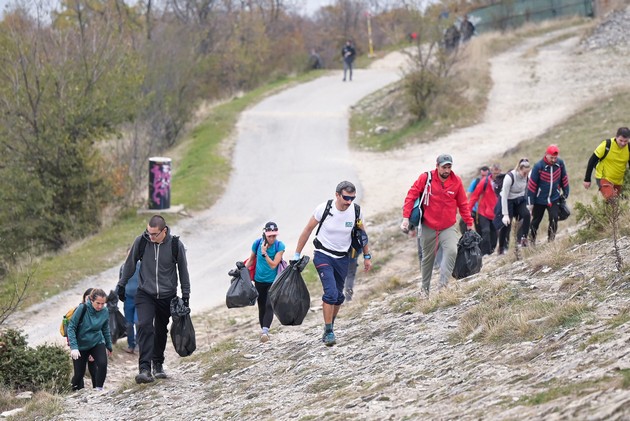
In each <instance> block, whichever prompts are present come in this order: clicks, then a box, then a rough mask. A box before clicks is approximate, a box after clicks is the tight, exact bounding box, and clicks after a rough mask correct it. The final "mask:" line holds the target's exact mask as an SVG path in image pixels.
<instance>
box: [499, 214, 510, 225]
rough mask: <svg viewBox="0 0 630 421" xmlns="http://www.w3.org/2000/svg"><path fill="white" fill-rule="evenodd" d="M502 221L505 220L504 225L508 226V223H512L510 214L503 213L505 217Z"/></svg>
mask: <svg viewBox="0 0 630 421" xmlns="http://www.w3.org/2000/svg"><path fill="white" fill-rule="evenodd" d="M501 222H503V225H505V226H506V227H507V226H508V225H510V216H509V215H503V219H501Z"/></svg>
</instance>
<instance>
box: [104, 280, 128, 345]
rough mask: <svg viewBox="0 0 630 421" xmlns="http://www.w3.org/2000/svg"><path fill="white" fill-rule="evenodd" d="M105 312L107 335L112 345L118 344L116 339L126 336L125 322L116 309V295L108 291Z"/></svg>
mask: <svg viewBox="0 0 630 421" xmlns="http://www.w3.org/2000/svg"><path fill="white" fill-rule="evenodd" d="M107 311H109V334H110V335H111V337H112V343H113V344H115V343H116V342H118V339H120V338H124V337H125V336H127V320H126V319H125V316H123V315H122V313H121V312H120V310H119V309H118V295H117V294H116V293H115V292H114V291H113V290H110V291H109V295H108V296H107Z"/></svg>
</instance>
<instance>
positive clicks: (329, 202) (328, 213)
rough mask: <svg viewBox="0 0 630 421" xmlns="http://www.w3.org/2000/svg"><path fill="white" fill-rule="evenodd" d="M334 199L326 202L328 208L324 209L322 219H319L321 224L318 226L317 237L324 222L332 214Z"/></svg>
mask: <svg viewBox="0 0 630 421" xmlns="http://www.w3.org/2000/svg"><path fill="white" fill-rule="evenodd" d="M332 202H333V201H332V199H330V200H329V201H328V202H326V208H325V209H324V213H323V214H322V219H320V220H319V225H318V226H317V231H316V232H315V237H317V234H319V230H320V229H322V224H323V223H324V220H325V219H326V217H327V216H328V215H330V209H331V208H332Z"/></svg>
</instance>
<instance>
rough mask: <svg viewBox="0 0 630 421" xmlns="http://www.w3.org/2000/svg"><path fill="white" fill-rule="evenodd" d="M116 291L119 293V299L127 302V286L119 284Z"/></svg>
mask: <svg viewBox="0 0 630 421" xmlns="http://www.w3.org/2000/svg"><path fill="white" fill-rule="evenodd" d="M116 293H117V294H118V299H119V300H120V301H122V302H123V303H124V302H125V287H124V286H122V285H118V286H117V287H116Z"/></svg>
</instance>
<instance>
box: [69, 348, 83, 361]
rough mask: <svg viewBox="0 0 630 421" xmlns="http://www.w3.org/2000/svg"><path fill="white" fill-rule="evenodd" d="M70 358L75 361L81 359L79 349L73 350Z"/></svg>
mask: <svg viewBox="0 0 630 421" xmlns="http://www.w3.org/2000/svg"><path fill="white" fill-rule="evenodd" d="M70 356H71V357H72V359H73V360H78V359H79V357H80V356H81V353H80V352H79V350H78V349H73V350H72V351H70Z"/></svg>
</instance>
